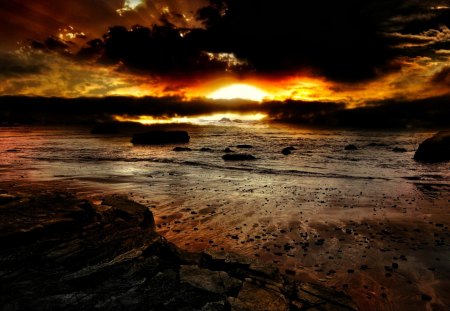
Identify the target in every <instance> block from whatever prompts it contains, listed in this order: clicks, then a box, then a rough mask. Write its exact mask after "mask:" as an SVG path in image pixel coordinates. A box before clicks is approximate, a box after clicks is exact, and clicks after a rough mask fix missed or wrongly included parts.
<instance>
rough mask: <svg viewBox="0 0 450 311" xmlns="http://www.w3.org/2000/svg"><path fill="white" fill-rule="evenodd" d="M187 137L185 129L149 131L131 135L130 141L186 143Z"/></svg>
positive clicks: (146, 143) (144, 143)
mask: <svg viewBox="0 0 450 311" xmlns="http://www.w3.org/2000/svg"><path fill="white" fill-rule="evenodd" d="M189 139H190V137H189V135H188V133H187V132H186V131H150V132H146V133H141V134H135V135H133V139H131V143H132V144H134V145H164V144H176V143H188V142H189Z"/></svg>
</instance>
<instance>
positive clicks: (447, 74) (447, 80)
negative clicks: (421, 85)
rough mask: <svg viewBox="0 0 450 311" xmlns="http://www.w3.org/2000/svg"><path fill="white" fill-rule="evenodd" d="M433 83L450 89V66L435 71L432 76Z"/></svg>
mask: <svg viewBox="0 0 450 311" xmlns="http://www.w3.org/2000/svg"><path fill="white" fill-rule="evenodd" d="M431 83H433V84H435V85H437V86H442V87H447V88H449V91H450V67H444V68H442V70H441V71H439V72H437V73H435V74H434V75H433V77H432V78H431Z"/></svg>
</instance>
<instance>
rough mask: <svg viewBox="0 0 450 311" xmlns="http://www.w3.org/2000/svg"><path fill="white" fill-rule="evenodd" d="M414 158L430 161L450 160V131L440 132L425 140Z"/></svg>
mask: <svg viewBox="0 0 450 311" xmlns="http://www.w3.org/2000/svg"><path fill="white" fill-rule="evenodd" d="M414 160H417V161H422V162H428V163H433V162H443V161H450V131H444V132H439V133H437V134H435V135H434V136H433V137H431V138H428V139H426V140H424V141H423V142H422V143H421V144H420V145H419V148H418V149H417V151H416V153H415V154H414Z"/></svg>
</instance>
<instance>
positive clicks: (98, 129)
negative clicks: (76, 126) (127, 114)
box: [91, 123, 120, 135]
mask: <svg viewBox="0 0 450 311" xmlns="http://www.w3.org/2000/svg"><path fill="white" fill-rule="evenodd" d="M119 133H120V131H119V129H118V127H117V125H116V124H114V123H102V124H97V125H95V126H94V127H93V128H92V130H91V134H95V135H112V134H119Z"/></svg>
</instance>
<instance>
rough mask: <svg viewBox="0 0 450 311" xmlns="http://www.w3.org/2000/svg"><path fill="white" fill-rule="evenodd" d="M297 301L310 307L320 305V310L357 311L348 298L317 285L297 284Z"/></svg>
mask: <svg viewBox="0 0 450 311" xmlns="http://www.w3.org/2000/svg"><path fill="white" fill-rule="evenodd" d="M297 299H298V300H300V301H301V302H303V303H304V304H306V305H308V306H311V307H314V306H318V305H320V310H347V311H349V310H353V311H357V310H358V307H357V306H356V305H355V304H354V303H353V302H352V300H351V298H350V297H349V296H347V295H345V294H343V293H337V292H336V291H334V290H332V289H330V288H327V287H325V286H322V285H319V284H313V283H300V284H298V285H297Z"/></svg>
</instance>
